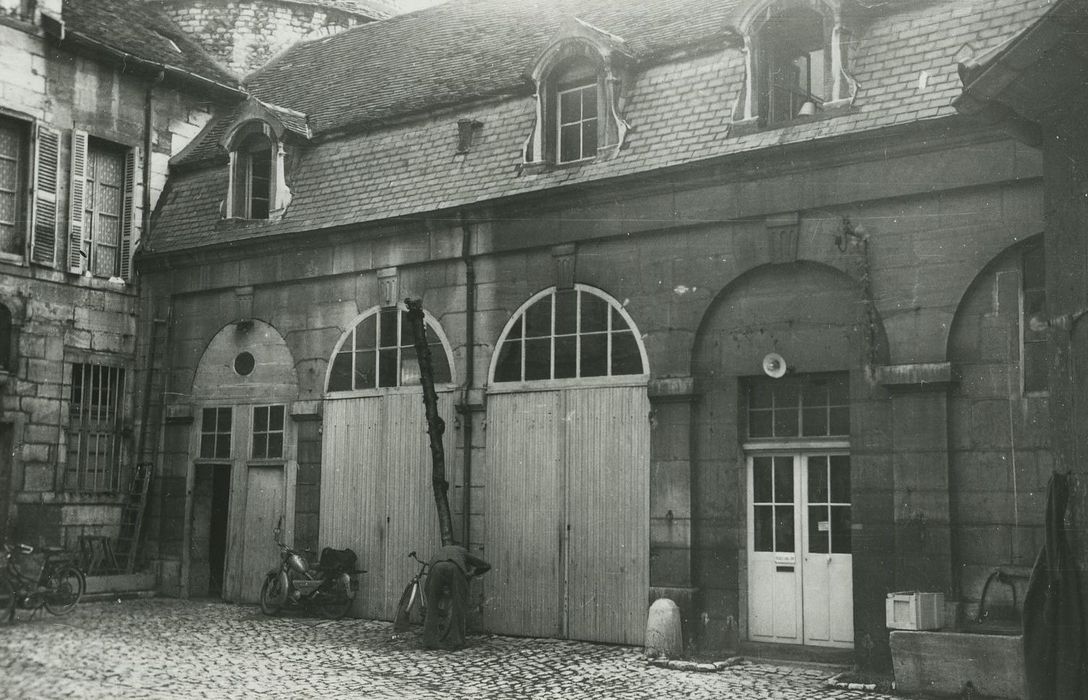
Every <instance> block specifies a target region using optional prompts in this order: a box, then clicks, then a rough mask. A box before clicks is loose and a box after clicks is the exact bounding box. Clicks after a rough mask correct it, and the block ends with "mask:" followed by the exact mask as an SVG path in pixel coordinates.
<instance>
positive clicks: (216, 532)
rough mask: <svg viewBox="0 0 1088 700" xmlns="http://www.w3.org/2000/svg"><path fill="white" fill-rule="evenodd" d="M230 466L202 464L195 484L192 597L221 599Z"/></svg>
mask: <svg viewBox="0 0 1088 700" xmlns="http://www.w3.org/2000/svg"><path fill="white" fill-rule="evenodd" d="M230 471H231V470H230V465H229V464H200V465H197V467H196V479H195V482H194V484H193V522H192V545H191V549H190V551H189V562H190V564H189V567H190V574H189V595H190V596H192V597H194V598H203V597H211V598H220V597H222V595H223V575H224V571H225V569H226V558H227V556H226V555H227V529H228V526H229V523H230Z"/></svg>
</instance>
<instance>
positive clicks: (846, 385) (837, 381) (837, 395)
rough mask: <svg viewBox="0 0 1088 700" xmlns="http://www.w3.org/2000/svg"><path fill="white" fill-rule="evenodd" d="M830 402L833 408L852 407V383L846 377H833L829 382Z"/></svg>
mask: <svg viewBox="0 0 1088 700" xmlns="http://www.w3.org/2000/svg"><path fill="white" fill-rule="evenodd" d="M827 394H828V397H827V398H828V402H829V403H830V404H831V405H832V406H849V405H850V382H849V380H848V379H847V378H846V377H845V376H840V377H832V378H830V379H828V382H827Z"/></svg>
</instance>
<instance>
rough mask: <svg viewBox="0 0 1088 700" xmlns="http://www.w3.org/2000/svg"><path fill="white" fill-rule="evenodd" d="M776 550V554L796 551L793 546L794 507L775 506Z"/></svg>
mask: <svg viewBox="0 0 1088 700" xmlns="http://www.w3.org/2000/svg"><path fill="white" fill-rule="evenodd" d="M774 514H775V526H774V550H775V551H776V552H793V551H796V550H795V548H794V544H793V507H792V506H775V507H774Z"/></svg>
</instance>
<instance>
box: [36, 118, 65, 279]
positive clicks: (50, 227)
mask: <svg viewBox="0 0 1088 700" xmlns="http://www.w3.org/2000/svg"><path fill="white" fill-rule="evenodd" d="M59 156H60V132H59V131H57V130H56V129H52V128H50V127H48V126H44V125H42V124H39V125H38V132H37V137H36V138H35V139H34V211H33V219H34V225H33V227H32V228H33V231H32V240H31V244H30V259H31V260H32V261H33V262H36V263H41V264H43V265H49V266H53V265H55V264H56V256H57V165H58V162H59Z"/></svg>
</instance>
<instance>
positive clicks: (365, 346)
mask: <svg viewBox="0 0 1088 700" xmlns="http://www.w3.org/2000/svg"><path fill="white" fill-rule="evenodd" d="M375 323H376V321H375V319H374V316H373V315H371V316H367V317H366V318H364V319H363V320H362V321H359V325H357V326H355V349H356V350H373V349H374V327H375Z"/></svg>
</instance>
